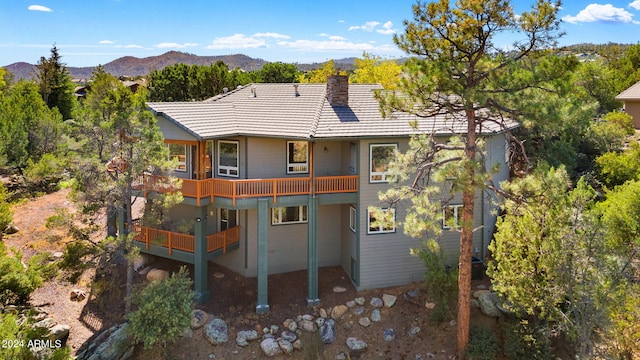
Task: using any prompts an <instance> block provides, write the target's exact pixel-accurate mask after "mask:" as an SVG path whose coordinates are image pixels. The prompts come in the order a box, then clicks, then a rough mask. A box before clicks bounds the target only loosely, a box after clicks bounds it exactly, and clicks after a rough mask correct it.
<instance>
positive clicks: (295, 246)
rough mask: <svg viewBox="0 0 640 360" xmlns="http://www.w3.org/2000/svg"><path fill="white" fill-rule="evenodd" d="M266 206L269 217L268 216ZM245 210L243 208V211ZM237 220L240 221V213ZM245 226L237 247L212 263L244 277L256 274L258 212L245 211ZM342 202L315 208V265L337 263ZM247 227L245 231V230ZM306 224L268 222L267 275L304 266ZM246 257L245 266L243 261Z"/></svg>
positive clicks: (306, 237) (305, 267)
mask: <svg viewBox="0 0 640 360" xmlns="http://www.w3.org/2000/svg"><path fill="white" fill-rule="evenodd" d="M271 211H272V210H271V209H269V219H271ZM243 212H244V211H243ZM243 212H241V214H240V215H239V217H240V219H239V221H242V219H243V217H242V216H243V215H242V213H243ZM246 214H247V225H246V226H245V224H244V223H243V224H242V226H243V233H245V232H246V239H247V241H245V240H244V237H243V236H241V243H240V248H239V249H238V250H235V251H232V252H229V253H227V254H226V255H223V256H221V257H219V258H217V259H215V262H216V263H218V264H220V265H222V266H225V267H228V268H229V269H231V270H233V271H236V272H238V273H240V274H242V275H243V276H247V277H255V276H257V271H258V270H257V257H258V254H257V239H258V232H257V231H258V225H257V224H258V211H257V210H256V209H249V210H246ZM341 216H342V215H341V205H323V206H319V207H318V266H320V267H323V266H336V265H340V256H341V246H340V227H337V226H335V224H340V218H341ZM244 229H246V230H244ZM308 229H309V225H308V223H302V224H286V225H271V223H270V224H269V227H268V234H269V259H268V262H269V265H268V268H269V274H278V273H283V272H289V271H296V270H305V269H307V245H308ZM245 254H246V256H247V262H246V265H245V263H244V257H245Z"/></svg>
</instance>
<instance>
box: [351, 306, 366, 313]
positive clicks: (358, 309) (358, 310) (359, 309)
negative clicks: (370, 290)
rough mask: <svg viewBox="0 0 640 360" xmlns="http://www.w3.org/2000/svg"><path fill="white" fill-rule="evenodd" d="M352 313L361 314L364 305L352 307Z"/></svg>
mask: <svg viewBox="0 0 640 360" xmlns="http://www.w3.org/2000/svg"><path fill="white" fill-rule="evenodd" d="M353 313H354V314H356V315H362V313H364V306H358V307H357V308H355V309H353Z"/></svg>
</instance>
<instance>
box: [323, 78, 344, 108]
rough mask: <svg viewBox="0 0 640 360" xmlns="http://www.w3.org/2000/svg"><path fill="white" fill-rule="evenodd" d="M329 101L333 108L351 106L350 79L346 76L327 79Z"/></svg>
mask: <svg viewBox="0 0 640 360" xmlns="http://www.w3.org/2000/svg"><path fill="white" fill-rule="evenodd" d="M327 100H329V104H330V105H331V106H349V78H348V77H347V76H346V75H330V76H328V77H327Z"/></svg>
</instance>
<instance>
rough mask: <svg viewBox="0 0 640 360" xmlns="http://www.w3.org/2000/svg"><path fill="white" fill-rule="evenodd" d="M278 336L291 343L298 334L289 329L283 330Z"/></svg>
mask: <svg viewBox="0 0 640 360" xmlns="http://www.w3.org/2000/svg"><path fill="white" fill-rule="evenodd" d="M280 337H281V338H283V339H284V340H287V341H288V342H290V343H293V342H295V341H296V339H297V338H298V336H297V335H296V333H294V332H291V331H286V330H285V331H283V332H282V334H280Z"/></svg>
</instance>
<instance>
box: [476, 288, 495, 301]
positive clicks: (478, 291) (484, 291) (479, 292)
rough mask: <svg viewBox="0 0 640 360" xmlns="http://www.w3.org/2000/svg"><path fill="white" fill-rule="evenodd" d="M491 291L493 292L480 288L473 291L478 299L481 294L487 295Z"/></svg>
mask: <svg viewBox="0 0 640 360" xmlns="http://www.w3.org/2000/svg"><path fill="white" fill-rule="evenodd" d="M490 293H491V291H489V290H486V289H480V290H476V291H474V292H473V297H474V298H476V299H479V298H480V296H482V295H486V294H490Z"/></svg>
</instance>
